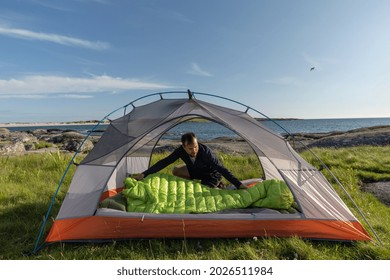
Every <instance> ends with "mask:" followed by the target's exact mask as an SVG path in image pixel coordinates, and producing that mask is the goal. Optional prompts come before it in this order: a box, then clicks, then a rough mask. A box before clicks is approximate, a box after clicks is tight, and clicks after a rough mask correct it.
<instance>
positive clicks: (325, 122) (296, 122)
mask: <svg viewBox="0 0 390 280" xmlns="http://www.w3.org/2000/svg"><path fill="white" fill-rule="evenodd" d="M259 122H260V123H262V124H263V125H264V126H266V127H267V128H269V129H270V130H272V131H274V132H275V133H277V134H286V133H291V134H294V133H327V132H336V131H339V132H340V131H341V132H343V131H349V130H353V129H358V128H365V127H374V126H390V118H340V119H275V120H272V121H271V120H259ZM0 127H6V128H7V129H8V130H9V131H11V132H14V131H34V130H36V129H46V130H58V131H76V132H79V133H81V134H85V135H87V134H88V133H89V132H91V130H92V129H94V133H93V134H102V133H103V132H104V131H105V130H106V129H107V127H108V124H100V125H99V126H97V127H96V123H91V122H88V123H81V122H78V123H23V124H20V125H19V126H18V123H12V125H11V124H8V125H4V124H3V125H1V124H0ZM188 131H193V132H195V133H196V134H197V136H198V138H199V139H201V140H210V139H214V138H218V137H235V136H237V135H236V134H235V133H234V132H232V131H230V130H229V129H227V128H225V127H223V126H222V125H220V124H217V123H213V122H185V123H181V124H179V125H177V126H176V127H173V128H172V129H170V130H169V131H167V132H166V133H165V135H164V137H163V138H165V139H177V138H180V135H182V134H183V133H185V132H188Z"/></svg>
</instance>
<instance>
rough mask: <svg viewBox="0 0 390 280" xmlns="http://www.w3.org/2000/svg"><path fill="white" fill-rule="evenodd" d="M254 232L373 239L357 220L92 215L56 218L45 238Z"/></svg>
mask: <svg viewBox="0 0 390 280" xmlns="http://www.w3.org/2000/svg"><path fill="white" fill-rule="evenodd" d="M255 236H256V237H261V236H270V237H272V236H278V237H292V236H299V237H302V238H309V239H328V240H351V241H358V240H361V241H368V240H371V237H370V236H369V235H368V233H367V232H366V231H365V229H364V228H363V227H362V225H361V224H360V223H359V222H357V221H354V222H343V221H330V220H218V219H216V220H211V219H210V220H200V219H151V218H145V219H142V218H128V217H108V216H90V217H84V218H75V219H64V220H56V221H55V222H54V224H53V226H52V228H51V230H50V233H49V235H48V236H47V238H46V242H48V243H50V242H59V241H80V240H85V241H87V240H114V239H130V238H186V237H188V238H219V237H220V238H234V237H240V238H252V237H255Z"/></svg>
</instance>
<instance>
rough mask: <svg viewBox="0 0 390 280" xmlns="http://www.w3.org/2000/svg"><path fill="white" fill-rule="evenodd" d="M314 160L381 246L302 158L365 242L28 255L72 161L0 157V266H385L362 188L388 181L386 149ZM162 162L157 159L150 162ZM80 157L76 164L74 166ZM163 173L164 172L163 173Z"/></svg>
mask: <svg viewBox="0 0 390 280" xmlns="http://www.w3.org/2000/svg"><path fill="white" fill-rule="evenodd" d="M314 152H315V154H316V155H318V156H319V157H320V158H321V159H322V161H323V162H324V163H326V165H327V166H328V167H329V170H331V171H332V173H333V174H335V175H336V177H337V178H338V180H340V182H341V183H342V184H343V186H344V188H345V189H346V190H347V191H348V193H349V195H350V196H351V198H352V199H353V200H354V202H355V203H356V205H358V206H359V208H360V209H361V210H362V212H363V213H364V215H365V217H366V219H367V221H368V222H369V223H370V225H371V226H372V227H373V229H374V230H375V232H376V233H377V235H378V237H379V238H380V240H381V242H382V244H383V245H381V244H380V243H379V242H378V241H377V240H376V238H375V236H374V235H373V234H372V231H371V230H370V227H369V225H368V224H367V223H366V222H365V220H364V219H362V217H361V215H360V214H359V212H358V211H357V209H356V207H355V206H354V204H353V203H352V202H351V201H350V199H349V198H348V195H347V194H345V192H344V191H343V190H342V189H341V188H340V187H338V185H337V184H336V183H335V179H334V178H333V177H332V176H331V175H330V174H329V172H328V170H327V169H324V168H322V166H321V164H320V163H319V162H318V160H317V158H316V157H314V156H313V155H312V154H311V153H308V152H305V153H303V154H302V156H303V157H304V158H305V159H307V160H308V161H309V162H311V163H312V164H313V165H315V166H316V167H317V168H319V169H321V170H322V172H323V174H324V175H325V176H326V177H327V179H328V180H329V181H330V182H331V184H332V185H333V186H334V188H335V190H336V191H337V192H338V193H339V195H340V196H341V197H342V198H343V200H344V201H345V202H346V203H347V205H348V206H349V207H350V209H351V211H352V212H353V213H354V214H355V216H356V217H357V218H358V219H359V220H360V221H361V222H362V224H363V225H364V226H365V228H366V229H367V230H368V231H369V233H370V234H371V236H372V237H373V240H372V241H371V242H354V243H344V242H330V241H313V240H304V239H300V238H298V237H293V238H273V237H267V238H262V237H255V236H254V237H253V238H247V239H169V240H168V239H152V240H127V241H117V242H108V243H99V244H94V243H56V244H52V245H49V246H46V247H44V248H43V249H42V250H41V251H39V252H38V253H37V254H29V253H30V252H32V250H33V247H34V243H35V240H36V238H37V235H38V233H39V229H40V227H41V224H42V221H43V219H44V216H45V214H46V211H47V209H48V206H49V204H50V201H51V200H52V197H53V194H54V192H55V190H56V188H57V185H58V182H59V180H60V179H61V177H62V174H63V172H64V170H65V169H66V167H67V165H68V163H69V160H70V159H71V156H72V154H71V153H61V152H55V153H34V154H27V155H21V156H3V157H0V166H1V167H2V168H1V169H0V186H1V188H0V216H1V223H0V259H105V260H108V259H143V260H148V259H181V260H191V259H192V260H198V259H200V260H219V259H221V260H226V259H232V260H238V259H240V260H247V259H251V260H252V259H270V260H274V259H276V260H279V259H282V260H283V259H307V260H340V259H341V260H349V259H352V260H355V259H364V260H380V259H390V249H389V248H390V246H389V244H390V234H389V233H390V208H389V206H388V205H386V204H384V203H383V202H382V201H381V200H380V198H378V197H376V196H374V195H372V194H371V193H368V192H365V191H364V189H363V186H364V184H366V183H369V182H377V181H389V180H390V168H389V166H390V159H389V157H386V156H384V155H388V154H389V153H390V146H382V147H374V146H361V147H352V148H340V149H334V148H315V149H314ZM218 155H219V157H220V158H221V160H222V161H223V162H224V164H225V165H227V166H228V168H229V169H230V170H231V171H232V172H233V173H234V174H236V175H237V177H239V179H245V178H248V177H253V176H261V174H260V173H258V172H257V173H253V170H258V168H256V167H255V166H256V164H258V162H257V160H256V158H254V157H253V158H252V157H248V156H245V155H232V154H221V153H220V154H218ZM163 156H164V154H156V155H155V156H154V157H153V160H154V161H156V160H158V159H159V158H161V157H163ZM82 157H83V155H80V156H79V157H78V158H77V159H76V161H77V162H80V160H81V159H82ZM74 171H75V166H73V165H72V166H71V168H70V171H69V173H68V175H67V176H66V177H65V180H64V183H63V185H62V187H61V189H60V191H59V192H58V195H57V197H56V199H55V200H54V205H53V209H52V212H51V214H50V219H49V225H48V226H47V227H46V229H45V233H47V231H48V229H49V227H50V224H51V222H52V220H53V219H54V218H55V216H56V214H57V213H58V210H59V207H60V205H61V203H62V201H63V199H64V197H65V194H66V191H67V188H68V187H69V184H70V181H71V178H72V175H73V173H74ZM165 172H169V170H168V169H167V170H165Z"/></svg>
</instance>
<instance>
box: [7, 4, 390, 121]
mask: <svg viewBox="0 0 390 280" xmlns="http://www.w3.org/2000/svg"><path fill="white" fill-rule="evenodd" d="M389 12H390V1H386V0H384V1H379V0H373V1H362V0H327V1H309V0H306V1H303V0H296V1H287V0H286V1H282V0H280V1H278V0H275V1H271V0H245V1H238V0H236V1H232V0H213V1H212V0H196V1H195V0H194V1H190V0H169V1H168V0H166V1H163V0H149V1H147V0H145V1H141V0H137V1H133V0H129V1H125V0H66V1H65V0H64V1H59V0H2V1H1V3H0V123H5V122H56V121H76V120H90V119H101V118H102V117H104V116H105V115H106V114H107V113H109V112H111V111H113V110H114V109H116V108H118V107H121V106H123V105H124V104H127V103H129V102H130V101H132V100H134V99H135V98H138V97H140V96H143V95H145V94H150V93H154V92H159V91H171V90H172V91H176V90H186V89H191V90H192V91H195V92H205V93H210V94H216V95H220V96H224V97H227V98H231V99H234V100H237V101H239V102H241V103H244V104H248V105H250V106H252V107H253V108H255V109H257V110H259V111H261V112H263V113H264V114H266V115H268V116H270V117H285V118H288V117H297V118H356V117H390V67H389V66H390V51H389V50H390V17H389ZM311 67H315V69H314V70H313V71H310V69H311Z"/></svg>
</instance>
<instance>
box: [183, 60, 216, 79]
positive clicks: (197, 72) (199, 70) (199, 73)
mask: <svg viewBox="0 0 390 280" xmlns="http://www.w3.org/2000/svg"><path fill="white" fill-rule="evenodd" d="M188 73H189V74H191V75H197V76H205V77H212V76H213V75H212V74H211V73H210V72H207V71H206V70H204V69H202V68H200V66H199V65H198V64H197V63H191V69H190V70H189V71H188Z"/></svg>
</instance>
